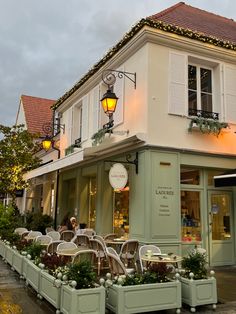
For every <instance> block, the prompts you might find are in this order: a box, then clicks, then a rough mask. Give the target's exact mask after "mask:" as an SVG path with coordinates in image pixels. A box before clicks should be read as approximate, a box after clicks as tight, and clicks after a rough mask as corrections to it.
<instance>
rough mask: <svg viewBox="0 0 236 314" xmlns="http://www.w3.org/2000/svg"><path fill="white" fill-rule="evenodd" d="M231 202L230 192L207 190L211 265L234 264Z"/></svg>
mask: <svg viewBox="0 0 236 314" xmlns="http://www.w3.org/2000/svg"><path fill="white" fill-rule="evenodd" d="M232 204H233V197H232V192H228V191H223V190H222V191H221V190H217V191H216V190H215V191H213V190H212V191H208V236H209V261H210V265H211V266H223V265H233V264H234V257H235V253H234V227H233V213H232Z"/></svg>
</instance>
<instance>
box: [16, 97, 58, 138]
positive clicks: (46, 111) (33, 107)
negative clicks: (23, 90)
mask: <svg viewBox="0 0 236 314" xmlns="http://www.w3.org/2000/svg"><path fill="white" fill-rule="evenodd" d="M21 102H22V105H23V108H24V113H25V120H26V127H27V130H28V131H29V132H30V133H40V134H41V135H42V136H44V135H45V134H44V132H43V129H42V127H43V124H44V123H52V115H53V110H52V109H51V107H52V105H53V104H54V103H55V100H52V99H46V98H39V97H33V96H26V95H21Z"/></svg>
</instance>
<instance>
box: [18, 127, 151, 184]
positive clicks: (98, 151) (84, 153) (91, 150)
mask: <svg viewBox="0 0 236 314" xmlns="http://www.w3.org/2000/svg"><path fill="white" fill-rule="evenodd" d="M145 139H146V137H145V134H143V133H138V134H136V135H133V136H130V137H127V138H125V139H123V140H121V141H118V142H114V143H106V144H101V145H99V146H93V147H87V148H84V149H81V150H80V151H77V152H74V153H72V154H70V155H68V156H65V157H63V158H60V159H58V160H55V161H53V162H51V163H48V164H46V165H44V166H41V167H39V168H36V169H34V170H31V171H29V172H28V173H26V174H25V176H24V179H25V180H29V179H32V178H35V177H38V176H42V175H44V174H46V173H49V172H53V171H56V170H59V169H65V168H69V167H72V166H75V165H76V164H78V163H80V162H81V161H85V160H90V159H92V158H97V157H99V156H104V157H105V155H106V154H112V153H114V152H117V151H119V152H121V150H122V149H126V148H127V147H130V148H131V147H133V145H136V146H137V144H140V143H143V142H145Z"/></svg>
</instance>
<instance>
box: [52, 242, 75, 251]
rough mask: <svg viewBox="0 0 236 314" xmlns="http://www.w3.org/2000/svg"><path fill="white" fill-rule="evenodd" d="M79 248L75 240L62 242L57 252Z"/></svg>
mask: <svg viewBox="0 0 236 314" xmlns="http://www.w3.org/2000/svg"><path fill="white" fill-rule="evenodd" d="M75 249H78V246H77V245H76V244H75V243H73V242H66V241H65V242H61V243H59V244H58V246H57V252H66V251H72V250H75Z"/></svg>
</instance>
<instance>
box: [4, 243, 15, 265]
mask: <svg viewBox="0 0 236 314" xmlns="http://www.w3.org/2000/svg"><path fill="white" fill-rule="evenodd" d="M13 255H14V250H13V249H12V248H11V247H10V246H8V245H7V246H6V254H5V259H6V261H7V262H8V264H9V265H11V266H12V262H13Z"/></svg>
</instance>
